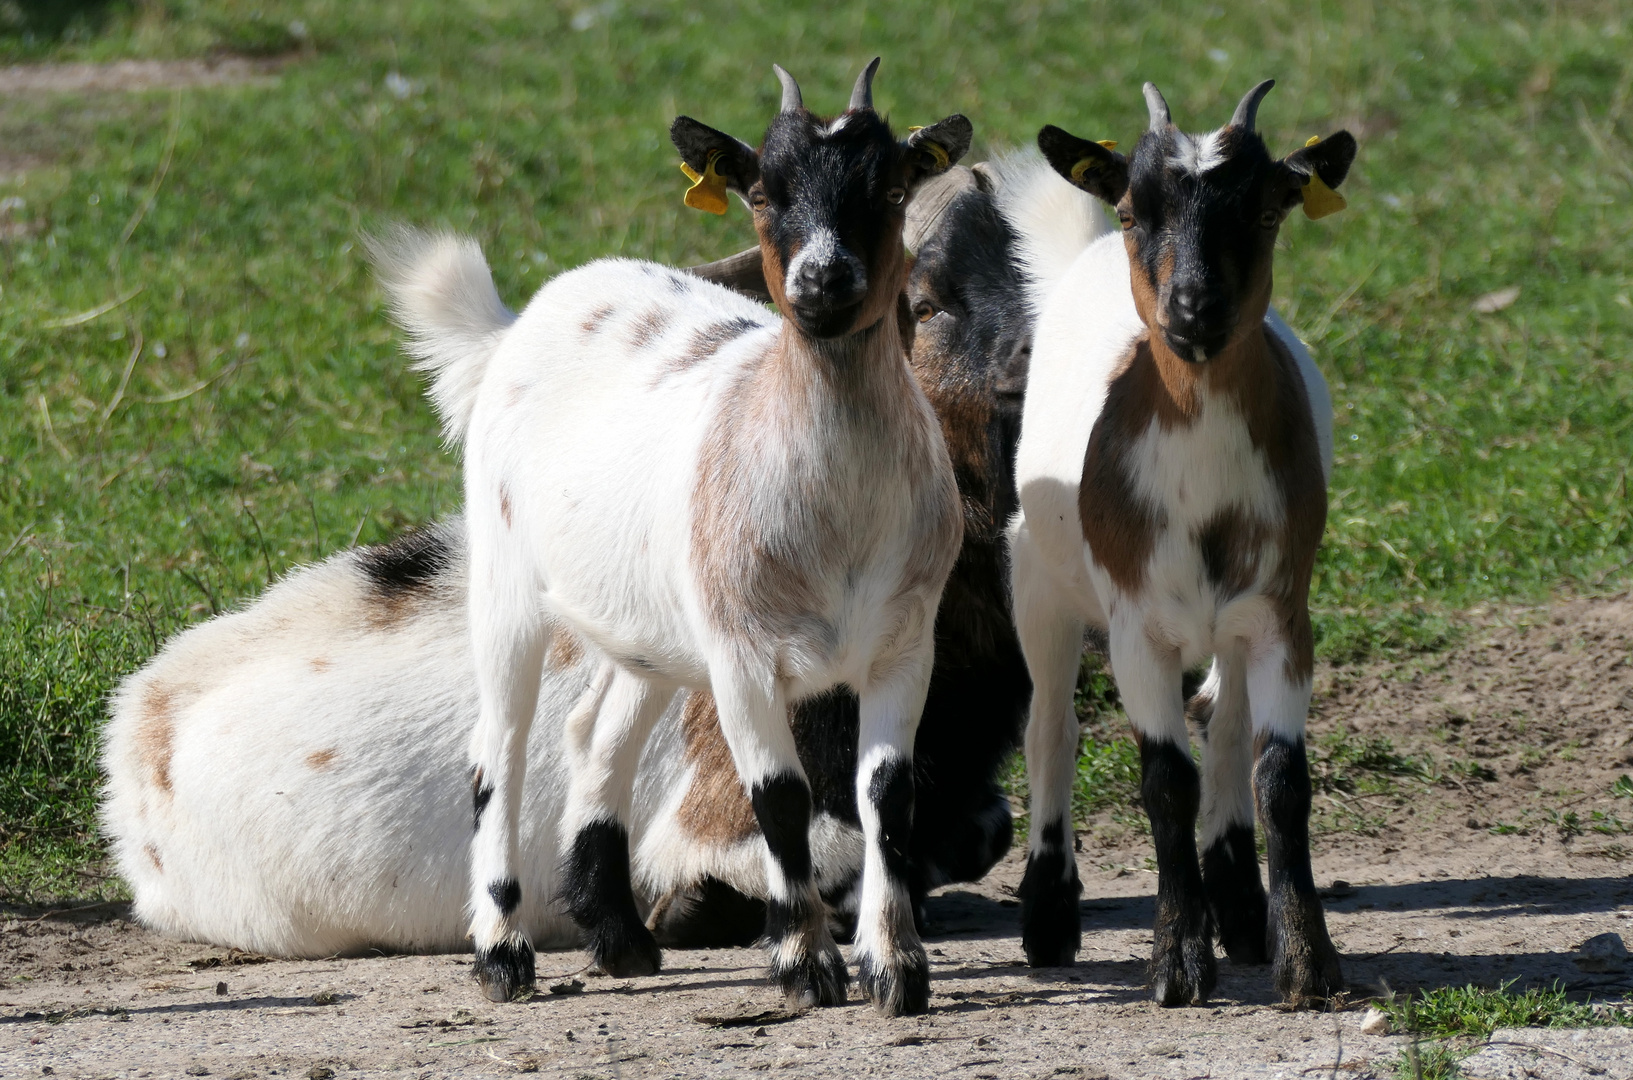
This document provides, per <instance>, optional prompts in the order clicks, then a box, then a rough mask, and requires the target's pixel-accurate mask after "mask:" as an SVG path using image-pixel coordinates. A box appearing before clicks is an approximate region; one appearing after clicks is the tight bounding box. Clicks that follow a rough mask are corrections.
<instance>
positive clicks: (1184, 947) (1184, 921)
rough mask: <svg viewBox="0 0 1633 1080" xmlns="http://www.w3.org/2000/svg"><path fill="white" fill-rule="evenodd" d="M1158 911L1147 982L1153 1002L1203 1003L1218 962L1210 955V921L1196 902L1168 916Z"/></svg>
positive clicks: (1216, 976)
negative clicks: (1166, 917)
mask: <svg viewBox="0 0 1633 1080" xmlns="http://www.w3.org/2000/svg"><path fill="white" fill-rule="evenodd" d="M1157 910H1158V912H1159V915H1158V920H1157V926H1156V931H1155V934H1154V935H1153V936H1154V937H1155V939H1156V940H1155V945H1154V946H1153V948H1152V950H1151V982H1152V988H1153V990H1154V992H1155V995H1156V999H1157V1004H1159V1005H1162V1006H1164V1007H1172V1006H1175V1005H1205V1004H1207V1001H1208V995H1209V994H1211V993H1213V988H1214V984H1215V983H1216V982H1217V981H1218V979H1219V961H1218V960H1217V959H1216V958H1215V957H1214V954H1213V924H1212V923H1211V921H1210V920H1209V919H1208V916H1207V910H1206V909H1205V908H1204V907H1203V906H1202V905H1201V904H1200V903H1198V904H1194V905H1190V904H1187V905H1185V909H1184V910H1183V911H1182V912H1176V913H1174V914H1173V915H1171V916H1170V917H1169V918H1168V919H1166V920H1165V919H1163V917H1162V915H1161V914H1160V913H1161V912H1162V910H1163V904H1162V901H1161V900H1158V902H1157Z"/></svg>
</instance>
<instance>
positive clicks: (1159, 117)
mask: <svg viewBox="0 0 1633 1080" xmlns="http://www.w3.org/2000/svg"><path fill="white" fill-rule="evenodd" d="M1145 107H1146V108H1147V109H1149V110H1151V130H1152V131H1161V130H1162V129H1164V128H1166V127H1167V126H1168V125H1169V124H1170V123H1171V122H1172V121H1170V120H1169V119H1168V102H1166V101H1164V100H1163V96H1162V91H1161V90H1158V89H1157V84H1156V83H1146V84H1145Z"/></svg>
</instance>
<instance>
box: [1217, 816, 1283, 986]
mask: <svg viewBox="0 0 1633 1080" xmlns="http://www.w3.org/2000/svg"><path fill="white" fill-rule="evenodd" d="M1202 889H1203V892H1204V893H1205V894H1206V895H1207V898H1208V910H1209V911H1210V912H1211V913H1212V914H1213V921H1214V925H1215V926H1216V927H1217V928H1218V930H1219V941H1220V944H1222V945H1224V947H1225V955H1226V956H1229V957H1230V959H1231V962H1232V963H1235V964H1263V963H1268V962H1269V960H1270V953H1269V952H1268V951H1267V950H1266V945H1265V942H1266V938H1265V918H1266V907H1265V894H1264V883H1263V882H1262V881H1260V880H1259V853H1258V851H1257V850H1256V849H1255V848H1254V846H1253V826H1252V825H1233V826H1232V827H1231V828H1229V829H1227V830H1226V831H1225V834H1224V835H1223V836H1221V837H1220V838H1219V839H1217V840H1215V841H1214V842H1213V843H1212V844H1209V845H1208V849H1207V850H1206V851H1204V852H1203V853H1202Z"/></svg>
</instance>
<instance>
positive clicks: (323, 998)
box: [223, 984, 340, 1076]
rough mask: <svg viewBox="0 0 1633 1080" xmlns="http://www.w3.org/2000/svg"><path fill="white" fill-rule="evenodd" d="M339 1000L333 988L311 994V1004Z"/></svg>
mask: <svg viewBox="0 0 1633 1080" xmlns="http://www.w3.org/2000/svg"><path fill="white" fill-rule="evenodd" d="M223 985H225V984H223ZM339 1000H340V995H339V994H338V993H336V992H335V991H333V990H319V991H318V992H317V993H315V994H313V995H312V1004H313V1005H333V1004H334V1003H335V1002H337V1001H339ZM329 1075H330V1076H333V1075H334V1074H333V1073H330V1074H329Z"/></svg>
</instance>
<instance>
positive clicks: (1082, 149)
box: [1038, 124, 1128, 206]
mask: <svg viewBox="0 0 1633 1080" xmlns="http://www.w3.org/2000/svg"><path fill="white" fill-rule="evenodd" d="M1116 145H1117V144H1116V143H1109V144H1108V143H1097V142H1090V141H1089V140H1087V139H1080V138H1078V137H1077V136H1076V135H1073V134H1072V133H1071V132H1069V131H1063V130H1062V129H1060V128H1057V127H1055V125H1053V124H1046V125H1044V128H1043V130H1042V131H1040V132H1038V149H1039V150H1042V151H1043V156H1044V158H1045V159H1046V160H1047V161H1048V162H1049V164H1050V166H1051V167H1052V168H1053V169H1054V170H1055V171H1056V172H1057V173H1059V174H1060V175H1061V176H1064V177H1065V178H1066V179H1067V180H1069V181H1070V182H1071V183H1072V184H1073V185H1074V186H1076V187H1080V188H1082V189H1083V190H1084V191H1086V192H1088V193H1089V194H1090V195H1093V196H1094V197H1095V198H1097V199H1101V200H1103V201H1105V202H1108V203H1111V204H1112V205H1113V206H1116V205H1117V202H1118V200H1120V199H1121V198H1122V197H1123V192H1125V191H1127V190H1128V159H1127V158H1125V157H1124V156H1123V155H1121V154H1119V153H1118V152H1117V151H1116V150H1115V149H1113V147H1115V146H1116Z"/></svg>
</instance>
